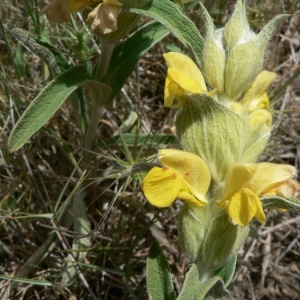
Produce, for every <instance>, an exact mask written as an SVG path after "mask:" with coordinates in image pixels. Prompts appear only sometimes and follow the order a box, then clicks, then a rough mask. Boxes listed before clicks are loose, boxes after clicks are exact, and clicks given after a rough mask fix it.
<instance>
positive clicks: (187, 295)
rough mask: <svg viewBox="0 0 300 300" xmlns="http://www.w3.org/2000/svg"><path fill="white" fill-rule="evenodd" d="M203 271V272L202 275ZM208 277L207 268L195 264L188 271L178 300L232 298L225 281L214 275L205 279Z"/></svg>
mask: <svg viewBox="0 0 300 300" xmlns="http://www.w3.org/2000/svg"><path fill="white" fill-rule="evenodd" d="M201 272H202V273H203V274H202V275H201ZM205 277H207V274H205V269H204V270H203V269H201V267H200V266H197V265H196V264H193V265H192V267H191V268H190V270H189V271H188V272H187V275H186V278H185V280H184V283H183V288H182V291H181V292H180V294H179V296H178V298H177V300H187V299H188V300H203V299H205V300H213V299H216V300H230V299H231V297H230V293H229V291H228V290H227V289H226V288H225V287H224V283H223V281H222V279H221V278H220V277H219V276H214V277H212V278H209V279H207V280H205V281H203V278H205Z"/></svg>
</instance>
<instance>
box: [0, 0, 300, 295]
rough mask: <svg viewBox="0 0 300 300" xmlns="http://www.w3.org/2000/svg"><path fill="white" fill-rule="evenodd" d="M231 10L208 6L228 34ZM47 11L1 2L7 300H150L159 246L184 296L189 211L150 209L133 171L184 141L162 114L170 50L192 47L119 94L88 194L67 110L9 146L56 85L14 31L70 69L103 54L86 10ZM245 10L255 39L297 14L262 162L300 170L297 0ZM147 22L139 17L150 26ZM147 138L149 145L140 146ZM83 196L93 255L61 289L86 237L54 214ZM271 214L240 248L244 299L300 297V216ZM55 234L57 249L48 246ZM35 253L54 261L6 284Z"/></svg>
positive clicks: (30, 1)
mask: <svg viewBox="0 0 300 300" xmlns="http://www.w3.org/2000/svg"><path fill="white" fill-rule="evenodd" d="M234 2H235V1H229V0H228V1H226V0H216V1H204V4H205V5H206V7H207V8H208V10H209V11H210V13H211V14H212V16H213V17H214V19H215V22H216V24H217V26H218V27H220V26H222V24H223V23H224V22H225V21H226V20H227V18H228V15H229V14H230V12H231V11H232V9H233V4H234ZM44 5H45V2H44V1H37V0H23V1H16V0H4V1H2V2H1V4H0V18H1V19H0V26H1V31H0V68H1V69H0V134H1V137H0V139H1V140H0V144H1V150H0V298H1V299H93V297H94V299H95V297H96V299H147V293H146V279H145V273H146V272H145V271H146V258H147V253H148V249H149V247H150V245H151V243H152V242H153V241H154V240H157V241H158V242H159V243H160V244H161V245H163V249H164V251H165V254H166V255H167V257H168V261H169V264H170V266H171V271H172V275H173V281H174V285H175V290H176V291H179V290H180V289H181V287H182V283H183V279H184V273H185V270H186V268H188V262H187V260H186V259H185V257H184V255H183V254H182V253H181V252H180V249H179V246H178V233H177V217H178V214H179V211H180V207H181V203H180V202H179V201H177V202H176V204H175V205H173V206H172V207H170V208H168V209H162V210H159V209H157V208H154V207H152V206H151V205H150V204H148V203H147V201H146V200H145V198H144V197H143V195H142V193H141V191H140V182H141V180H142V178H143V173H142V172H140V173H138V172H137V171H138V170H133V168H135V166H136V165H135V164H136V163H139V162H146V161H147V162H151V156H153V155H154V154H155V153H156V151H157V149H158V141H157V139H156V138H155V137H158V134H162V133H164V134H168V135H169V136H168V137H169V138H170V139H171V142H174V143H176V141H175V140H174V141H172V135H173V134H174V128H173V120H174V115H175V111H174V110H170V109H167V108H164V107H163V88H164V79H165V74H166V65H165V62H164V60H163V57H162V54H163V53H164V52H167V51H169V50H174V49H175V50H180V51H183V52H186V49H184V48H183V47H182V45H180V43H179V42H178V41H177V40H176V39H175V38H174V37H172V36H171V35H170V36H168V37H166V38H165V39H163V40H162V41H161V42H160V43H158V44H157V45H155V46H154V47H153V48H152V49H151V50H150V51H149V52H148V53H147V54H145V55H144V56H143V57H142V58H141V60H140V62H139V63H138V65H137V67H136V69H135V71H134V72H133V74H132V75H131V76H130V78H129V80H128V81H127V83H126V85H125V86H124V88H123V90H122V93H120V94H119V95H117V97H116V99H115V100H114V101H113V103H112V105H110V106H109V107H107V108H106V109H105V110H104V111H103V113H102V115H100V116H99V126H98V131H97V141H96V143H95V147H94V149H93V152H92V155H93V160H92V162H93V163H92V165H91V167H90V169H89V170H86V174H88V184H85V185H84V186H80V187H79V184H80V181H81V178H82V176H83V175H82V174H79V173H78V172H77V169H76V165H77V163H78V162H79V161H80V159H81V158H82V156H83V153H84V151H85V149H82V147H81V146H80V145H81V143H80V141H81V139H82V135H81V131H80V129H79V128H78V125H77V124H78V122H77V121H76V114H75V113H74V111H73V109H72V107H71V105H70V104H69V103H68V102H66V104H65V105H64V106H63V107H62V108H61V109H60V110H59V111H58V112H57V113H56V114H55V115H54V116H53V118H52V119H51V120H50V121H49V122H48V123H47V125H46V126H44V127H43V128H42V129H41V130H40V131H39V132H38V133H37V134H35V135H34V136H33V137H32V138H31V139H30V141H29V142H28V143H27V144H26V145H25V146H24V147H23V148H22V149H20V150H19V151H17V152H15V153H8V151H7V148H6V141H7V138H8V136H9V134H10V132H11V130H12V128H13V127H14V125H15V123H16V121H17V120H18V119H19V117H20V116H21V115H22V113H23V112H24V110H25V109H26V107H27V106H28V105H29V103H30V102H31V101H32V100H33V99H34V98H35V97H36V95H37V94H38V93H39V92H40V91H41V89H42V88H43V87H44V86H45V85H46V84H47V83H48V82H49V81H50V80H51V73H50V72H49V69H48V68H47V66H46V64H45V63H44V62H43V61H41V60H40V58H39V57H37V56H36V55H35V54H34V53H33V52H32V51H31V50H30V49H28V48H26V47H24V46H22V45H21V43H19V42H18V40H17V39H15V37H14V36H13V35H12V34H11V29H13V28H22V29H25V30H27V31H29V32H30V33H32V34H34V35H35V36H40V37H41V38H42V39H43V40H44V41H45V42H47V43H51V44H52V45H53V46H54V47H55V48H56V49H57V50H58V53H60V54H62V55H63V57H64V58H65V59H66V60H67V61H68V62H69V64H71V65H76V64H85V65H86V66H87V67H89V66H90V65H93V63H94V62H95V60H96V58H97V56H98V55H99V46H98V44H99V41H98V40H97V38H95V37H94V36H92V35H91V34H90V33H89V32H88V30H87V28H86V26H85V24H84V22H83V19H82V18H81V16H80V14H76V15H74V18H73V20H72V22H70V23H67V24H64V25H57V24H50V23H49V21H48V20H47V19H46V18H45V16H44V15H41V13H40V9H41V8H42V7H43V6H44ZM248 5H249V16H250V19H251V21H252V27H253V29H254V30H255V31H259V30H260V29H261V28H262V27H263V25H265V24H266V23H267V22H268V20H270V19H271V18H273V17H274V16H275V15H277V14H280V13H288V14H291V16H290V17H289V18H287V19H286V20H285V21H283V22H282V23H281V25H280V27H279V28H278V31H277V33H276V34H275V36H274V39H273V43H272V44H271V45H270V59H269V60H268V61H267V62H266V68H267V69H268V70H272V71H275V72H276V73H277V74H278V77H277V79H276V82H275V83H274V84H273V87H272V90H271V91H270V92H271V93H270V98H271V101H272V109H273V112H274V118H275V122H274V124H275V125H274V131H273V136H272V143H271V145H270V146H269V148H268V149H266V151H265V154H264V155H263V157H262V158H261V159H262V160H265V161H272V162H286V163H289V164H292V165H295V166H296V167H297V168H298V170H299V169H300V100H299V99H300V88H299V87H300V79H299V76H298V75H299V73H300V4H299V1H297V0H282V1H270V0H265V1H255V0H252V1H250V0H249V1H248ZM186 13H187V14H188V16H189V17H190V18H191V19H192V20H193V22H195V24H196V25H197V27H198V28H200V29H201V28H202V22H201V16H200V13H199V10H197V1H195V2H192V3H190V4H189V5H186ZM146 21H147V20H145V19H142V20H141V24H142V23H143V22H146ZM202 33H203V32H202ZM88 109H89V110H90V111H91V110H92V109H93V107H92V106H91V105H89V106H88ZM77 117H78V116H77ZM81 117H83V116H81ZM120 133H123V134H124V135H120ZM145 135H149V137H148V138H146V139H145V140H142V139H141V137H144V136H145ZM112 136H114V137H115V138H114V139H112V138H111V137H112ZM164 141H165V140H164ZM169 142H170V140H168V143H169ZM298 175H299V174H298ZM298 180H299V176H298ZM78 188H84V190H85V203H86V206H87V213H88V217H89V220H90V222H91V224H92V228H93V230H92V233H91V235H90V236H89V238H91V241H92V244H91V246H90V247H89V248H88V249H80V250H79V252H82V253H85V254H86V255H85V259H84V261H83V262H81V263H79V264H78V265H77V268H76V272H77V276H76V278H75V279H74V280H73V281H72V283H71V284H69V285H68V286H63V282H64V275H65V261H66V260H68V257H69V256H68V253H70V249H71V248H70V242H71V240H72V239H73V238H74V237H76V236H77V233H76V232H74V231H71V230H69V229H68V228H60V229H59V230H58V229H57V228H56V227H57V224H55V222H54V221H53V220H52V219H51V216H52V214H53V212H54V211H56V210H57V208H58V207H64V204H66V203H67V202H68V201H69V199H70V198H69V196H70V194H72V192H74V190H76V189H78ZM65 209H66V208H65ZM267 216H268V222H267V224H266V225H264V226H261V225H258V224H257V227H256V228H254V230H253V234H252V237H251V238H248V240H247V243H246V244H245V245H244V247H243V248H242V249H241V250H240V254H239V260H238V266H237V271H236V275H235V277H234V279H233V281H232V283H231V285H230V290H231V291H232V294H233V295H234V297H235V299H299V294H300V265H299V261H300V243H299V237H300V233H299V232H300V230H299V229H300V225H299V224H300V222H299V221H300V216H299V215H295V214H293V213H284V212H281V211H270V212H268V215H267ZM255 230H256V232H258V234H256V232H255ZM54 231H56V232H58V234H57V236H58V241H57V242H56V243H55V244H50V245H51V247H52V246H53V247H52V248H51V247H48V248H47V249H42V248H41V247H42V246H43V244H44V243H45V241H46V240H47V239H48V237H49V235H50V234H51V233H52V232H54ZM38 249H42V250H41V251H44V252H43V253H45V254H47V255H46V257H45V259H44V260H42V261H41V262H39V263H37V264H36V266H35V268H34V269H33V271H32V272H31V273H30V274H29V275H28V277H27V278H28V279H31V281H30V280H27V281H26V280H25V279H22V280H19V281H18V282H15V281H11V280H9V279H11V277H13V276H14V275H15V274H16V273H17V272H18V270H19V269H20V268H21V266H22V265H24V263H25V262H26V260H27V259H28V258H29V257H30V256H31V255H32V254H33V253H34V252H35V251H37V250H38ZM47 251H48V253H47ZM77 255H79V254H78V253H73V257H75V258H76V256H77ZM33 280H34V281H33ZM12 282H15V283H14V289H12V285H13V284H12ZM69 283H70V282H69ZM93 295H94V296H93Z"/></svg>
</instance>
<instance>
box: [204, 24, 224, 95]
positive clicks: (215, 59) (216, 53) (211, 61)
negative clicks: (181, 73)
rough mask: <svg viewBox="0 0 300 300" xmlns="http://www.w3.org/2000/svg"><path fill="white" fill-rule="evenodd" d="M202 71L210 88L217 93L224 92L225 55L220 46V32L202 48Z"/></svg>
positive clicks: (210, 38)
mask: <svg viewBox="0 0 300 300" xmlns="http://www.w3.org/2000/svg"><path fill="white" fill-rule="evenodd" d="M201 59H202V63H201V65H202V69H203V72H204V74H205V77H206V80H207V81H208V83H209V84H210V86H211V87H212V88H214V89H217V90H218V91H220V92H222V91H224V74H225V64H226V54H225V50H224V48H223V45H222V30H218V31H216V33H215V35H214V36H213V37H209V38H208V39H207V40H206V41H205V44H204V46H203V51H202V57H201Z"/></svg>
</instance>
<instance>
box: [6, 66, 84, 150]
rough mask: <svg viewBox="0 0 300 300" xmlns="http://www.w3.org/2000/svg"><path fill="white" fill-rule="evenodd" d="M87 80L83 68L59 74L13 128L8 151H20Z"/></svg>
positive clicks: (75, 68) (79, 67)
mask: <svg viewBox="0 0 300 300" xmlns="http://www.w3.org/2000/svg"><path fill="white" fill-rule="evenodd" d="M87 79H88V75H87V73H86V70H85V67H83V66H76V67H73V68H71V69H69V70H68V71H66V72H64V73H62V74H60V75H59V76H58V77H56V78H55V79H54V80H52V81H51V82H50V83H49V84H48V85H47V86H46V87H44V88H43V90H42V91H41V92H40V93H39V95H38V96H37V97H36V98H35V99H34V100H33V102H32V103H31V104H30V105H29V106H28V108H27V109H26V111H25V112H24V114H23V115H22V116H21V118H20V120H19V121H18V122H17V124H16V126H15V127H14V129H13V131H12V133H11V135H10V137H9V140H8V150H9V151H10V152H13V151H16V150H18V149H20V148H21V147H22V146H23V145H24V144H25V143H26V141H27V140H28V139H29V138H30V137H31V136H32V135H33V134H34V133H36V132H37V131H38V130H39V129H40V128H41V127H42V126H44V125H45V124H46V122H47V121H48V120H49V119H50V118H51V117H52V116H53V115H54V113H55V112H56V111H57V110H58V109H59V108H60V107H61V106H62V104H63V103H64V101H65V100H66V99H67V98H68V96H70V95H71V93H72V92H74V91H75V90H76V89H77V88H78V87H79V86H80V85H81V84H82V83H84V81H85V80H87Z"/></svg>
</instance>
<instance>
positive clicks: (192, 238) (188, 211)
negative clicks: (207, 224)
mask: <svg viewBox="0 0 300 300" xmlns="http://www.w3.org/2000/svg"><path fill="white" fill-rule="evenodd" d="M204 218H205V207H203V208H199V207H198V208H195V207H194V206H192V205H188V204H185V205H184V207H183V208H182V211H181V213H180V217H179V224H178V232H179V244H180V248H181V250H182V251H183V252H184V253H185V254H186V255H187V256H188V258H189V259H190V261H192V262H196V261H198V260H199V255H200V254H201V248H202V243H203V240H204V235H205V228H204V225H203V219H204Z"/></svg>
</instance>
